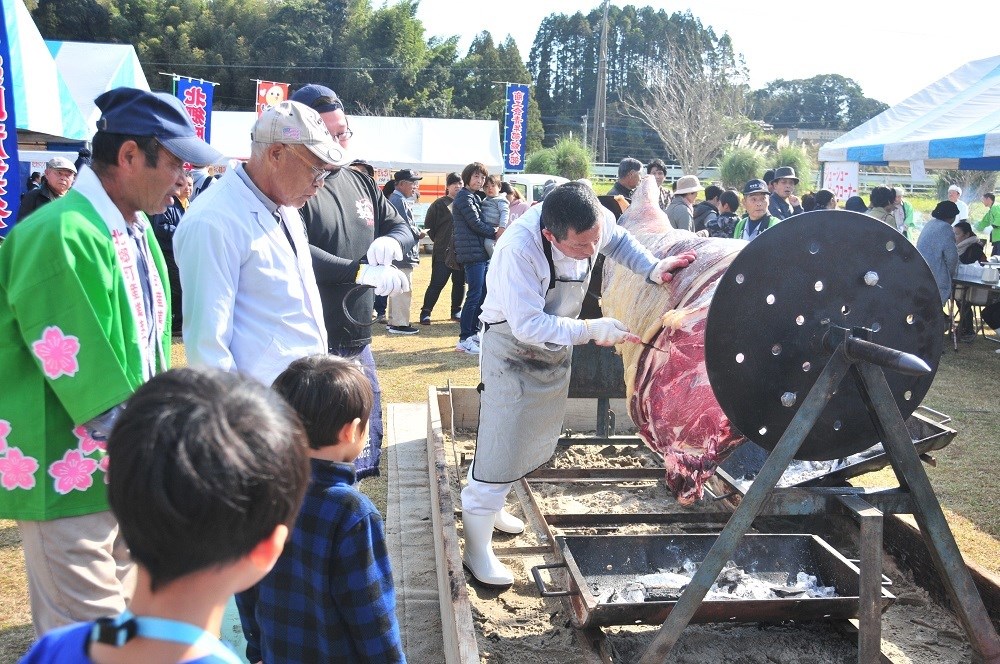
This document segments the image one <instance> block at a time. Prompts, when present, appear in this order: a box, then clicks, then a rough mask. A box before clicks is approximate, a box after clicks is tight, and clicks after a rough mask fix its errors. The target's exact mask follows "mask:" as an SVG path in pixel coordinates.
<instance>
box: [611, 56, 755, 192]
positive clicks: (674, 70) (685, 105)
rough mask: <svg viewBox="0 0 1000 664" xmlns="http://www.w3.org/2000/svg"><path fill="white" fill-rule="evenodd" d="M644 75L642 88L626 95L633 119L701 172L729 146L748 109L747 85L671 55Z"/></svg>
mask: <svg viewBox="0 0 1000 664" xmlns="http://www.w3.org/2000/svg"><path fill="white" fill-rule="evenodd" d="M673 55H674V57H669V58H667V60H666V62H668V63H669V64H664V65H662V66H660V67H656V68H654V69H650V70H647V71H645V72H643V73H642V74H641V80H642V87H641V89H639V90H636V91H630V92H628V93H626V94H625V95H623V97H622V104H623V106H624V107H625V112H626V114H627V115H629V116H630V117H633V118H636V119H637V120H640V121H642V122H644V123H645V124H646V125H648V126H649V127H650V128H651V129H652V130H653V131H655V132H656V133H657V135H658V136H659V137H660V139H661V140H662V141H663V143H664V144H665V145H666V146H667V148H668V149H669V150H670V151H671V152H672V153H673V155H674V157H676V159H677V161H678V162H680V165H681V168H682V169H683V170H684V172H685V173H692V174H694V173H697V172H698V169H699V168H701V167H702V166H705V165H707V164H708V163H709V161H710V160H711V159H712V158H714V157H715V156H716V155H717V154H718V153H719V151H720V150H721V149H722V148H723V147H724V146H725V145H726V143H727V142H728V140H729V139H730V137H731V136H732V135H733V133H734V128H735V127H736V125H737V124H738V123H739V122H740V121H741V120H742V119H743V117H744V111H745V108H746V106H745V95H744V87H743V86H741V85H738V84H733V82H731V81H730V80H729V79H728V78H727V76H726V75H725V74H724V73H723V72H721V71H717V70H713V69H712V68H710V67H708V66H706V65H703V64H701V63H700V62H699V63H693V62H692V61H691V60H690V59H689V57H688V56H685V55H681V56H680V57H676V56H677V55H678V54H676V53H675V54H673Z"/></svg>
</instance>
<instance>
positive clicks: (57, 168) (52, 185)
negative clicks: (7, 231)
mask: <svg viewBox="0 0 1000 664" xmlns="http://www.w3.org/2000/svg"><path fill="white" fill-rule="evenodd" d="M74 180H76V166H74V165H73V162H71V161H70V160H69V159H66V158H65V157H53V158H52V159H49V161H48V163H47V164H45V178H44V179H43V180H42V185H41V186H40V187H38V188H37V189H32V190H31V191H29V192H28V193H26V194H25V195H24V196H22V197H21V209H20V211H19V212H18V217H19V218H21V219H24V218H25V217H27V216H28V215H29V214H31V213H32V212H34V211H35V210H37V209H38V208H40V207H42V206H43V205H45V204H46V203H51V202H52V201H54V200H55V199H57V198H62V197H63V196H65V195H66V192H67V191H69V188H70V187H72V186H73V182H74Z"/></svg>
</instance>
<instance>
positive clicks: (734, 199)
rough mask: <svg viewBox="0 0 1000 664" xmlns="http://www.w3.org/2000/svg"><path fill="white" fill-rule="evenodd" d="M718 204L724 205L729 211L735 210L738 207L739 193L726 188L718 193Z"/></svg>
mask: <svg viewBox="0 0 1000 664" xmlns="http://www.w3.org/2000/svg"><path fill="white" fill-rule="evenodd" d="M719 205H720V206H722V205H726V206H728V207H729V211H730V212H736V211H737V210H739V209H740V195H739V194H738V193H736V192H735V191H733V190H732V189H727V190H725V191H724V192H722V193H721V194H719Z"/></svg>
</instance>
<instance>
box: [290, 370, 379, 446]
mask: <svg viewBox="0 0 1000 664" xmlns="http://www.w3.org/2000/svg"><path fill="white" fill-rule="evenodd" d="M273 388H274V389H275V391H277V392H278V394H280V395H281V396H283V397H284V398H285V401H287V402H288V404H289V405H290V406H291V407H292V408H294V409H295V412H297V413H298V414H299V418H300V419H301V420H302V424H303V426H305V429H306V434H307V435H308V437H309V447H311V448H313V449H316V450H318V449H320V448H321V447H329V446H330V445H334V444H336V442H337V434H338V433H339V432H340V430H341V429H343V428H344V425H345V424H348V423H350V422H352V421H354V419H355V418H358V419H360V420H361V425H362V426H364V425H365V424H367V423H368V418H369V417H370V416H371V413H372V404H373V403H374V401H375V397H374V395H373V394H372V386H371V383H370V382H369V381H368V378H367V377H366V376H365V374H364V372H363V371H362V370H361V367H359V366H358V365H356V364H355V363H353V362H351V361H349V360H345V359H344V358H341V357H337V356H336V355H310V356H309V357H303V358H301V359H298V360H295V361H294V362H292V363H291V364H290V365H288V368H287V369H285V370H284V371H282V372H281V375H279V376H278V377H277V378H275V379H274V385H273Z"/></svg>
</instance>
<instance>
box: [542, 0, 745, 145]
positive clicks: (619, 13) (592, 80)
mask: <svg viewBox="0 0 1000 664" xmlns="http://www.w3.org/2000/svg"><path fill="white" fill-rule="evenodd" d="M602 18H603V12H602V10H601V8H600V7H597V8H594V9H593V10H591V11H590V13H589V14H587V15H584V14H583V13H582V12H577V13H575V14H573V15H566V14H552V15H550V16H548V17H546V18H545V20H543V21H542V23H541V25H540V26H539V28H538V32H537V34H536V36H535V41H534V44H533V46H532V48H531V52H530V54H529V57H528V69H529V70H530V72H531V74H532V76H533V77H534V82H535V92H536V96H537V98H538V105H539V108H540V109H541V112H542V123H543V125H544V126H545V133H546V137H547V141H546V142H547V143H550V144H551V143H554V142H555V141H556V140H557V138H558V137H560V136H564V135H568V134H569V133H570V132H574V133H579V132H581V131H582V126H583V116H584V115H585V114H588V112H589V111H590V109H593V106H594V98H595V94H596V88H597V64H598V63H597V59H598V48H599V42H600V27H601V21H602ZM608 25H609V32H608V77H607V100H608V113H607V133H606V135H607V141H608V155H609V159H611V160H612V161H617V160H618V159H620V158H621V157H623V156H626V155H632V156H635V157H638V158H640V159H647V158H652V157H664V156H669V155H668V153H667V151H666V149H665V148H664V146H663V143H662V141H660V139H659V138H658V137H657V135H656V134H655V132H653V131H652V130H650V129H648V128H646V127H644V126H643V125H642V123H641V122H639V121H638V120H632V119H627V118H626V115H625V113H623V112H622V108H621V107H620V106H619V105H617V104H615V103H614V101H615V100H616V99H620V98H621V97H622V96H623V94H624V93H625V92H626V91H627V90H628V89H630V88H633V87H635V86H636V85H637V84H638V83H639V82H640V81H641V80H642V77H643V75H644V72H646V71H648V70H650V69H653V68H656V67H659V66H661V65H663V64H664V63H665V62H666V61H667V60H668V59H669V54H670V53H671V49H675V50H676V51H678V52H681V53H687V54H689V56H690V57H691V58H693V59H696V60H697V62H698V63H699V64H701V63H704V64H705V65H706V66H710V67H712V68H714V69H716V70H717V71H720V72H724V73H725V75H733V76H736V75H737V74H738V73H739V66H738V63H737V61H736V58H735V54H734V53H733V48H732V44H731V42H730V40H729V38H728V37H727V36H725V35H723V37H722V38H719V37H717V36H716V35H715V33H714V31H713V30H712V29H711V28H706V27H704V26H702V24H701V22H700V21H699V20H698V19H697V18H695V17H694V16H693V15H692V14H691V13H690V12H684V13H681V12H675V13H673V14H668V13H667V12H666V11H665V10H662V9H661V10H654V9H652V8H650V7H643V8H641V9H636V8H635V7H633V6H631V5H629V6H626V7H616V6H611V7H610V8H609V11H608ZM589 120H590V122H591V126H590V128H589V130H590V131H592V130H593V126H592V120H593V118H589Z"/></svg>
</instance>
